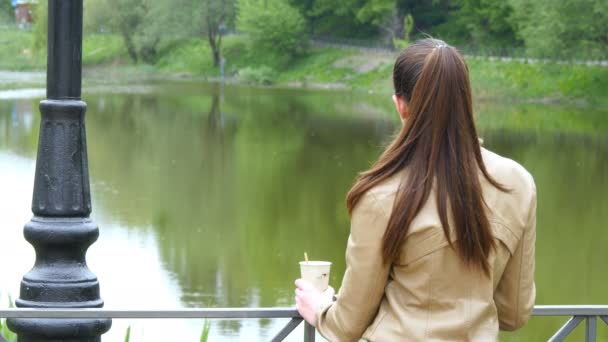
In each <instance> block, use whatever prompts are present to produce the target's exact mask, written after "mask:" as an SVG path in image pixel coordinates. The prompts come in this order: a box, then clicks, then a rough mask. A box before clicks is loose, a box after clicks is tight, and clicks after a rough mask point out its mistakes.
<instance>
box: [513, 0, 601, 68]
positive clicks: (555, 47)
mask: <svg viewBox="0 0 608 342" xmlns="http://www.w3.org/2000/svg"><path fill="white" fill-rule="evenodd" d="M510 3H511V6H512V7H513V15H512V16H511V20H512V23H513V25H515V26H516V27H517V33H518V36H519V37H520V38H521V39H522V40H523V41H524V42H525V46H526V49H527V50H528V51H529V52H530V53H532V54H534V55H538V56H541V57H543V56H550V57H556V56H557V57H569V56H577V57H581V58H605V56H606V55H607V54H608V49H607V48H606V47H607V46H608V5H607V3H606V1H605V0H510Z"/></svg>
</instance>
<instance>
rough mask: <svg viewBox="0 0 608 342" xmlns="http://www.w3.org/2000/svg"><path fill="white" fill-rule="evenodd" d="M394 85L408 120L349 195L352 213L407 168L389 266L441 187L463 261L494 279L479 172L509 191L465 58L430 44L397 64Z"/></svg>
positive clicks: (387, 249)
mask: <svg viewBox="0 0 608 342" xmlns="http://www.w3.org/2000/svg"><path fill="white" fill-rule="evenodd" d="M393 82H394V86H395V94H396V95H397V96H401V97H403V98H404V99H405V100H406V101H407V102H408V118H407V120H406V122H405V125H404V126H403V128H402V129H401V131H400V132H399V134H398V135H397V137H396V138H395V139H394V140H393V141H392V143H391V144H390V145H389V146H388V147H387V148H386V150H385V151H384V153H383V154H382V155H381V156H380V158H379V159H378V161H377V162H376V163H375V164H374V165H373V166H372V168H371V169H370V170H368V171H365V172H363V173H361V174H360V175H359V177H358V179H357V181H356V182H355V185H354V186H353V187H352V189H351V190H350V192H349V193H348V196H347V201H346V203H347V208H348V210H349V213H351V214H352V211H353V209H354V207H355V206H356V205H357V203H358V202H359V200H360V199H361V197H362V196H363V195H364V194H365V193H366V192H367V191H368V190H369V189H371V188H373V187H374V186H375V185H377V184H379V183H381V182H382V181H384V180H386V179H388V178H389V177H391V176H393V175H394V174H395V173H397V172H398V171H400V170H402V169H404V168H406V169H407V172H406V173H405V174H406V176H405V178H404V179H403V180H402V182H401V186H400V187H399V190H398V191H397V194H396V197H395V201H394V205H393V210H392V213H391V216H390V219H389V222H388V226H387V229H386V232H385V234H384V237H383V249H382V255H383V258H384V262H385V263H387V264H388V263H391V262H393V261H395V260H396V259H397V258H398V256H399V254H400V251H401V248H402V246H403V243H404V241H405V238H406V236H407V233H408V230H409V226H410V225H411V223H412V221H413V220H414V218H415V217H416V215H417V214H418V213H419V212H420V210H421V209H422V207H423V206H424V204H425V203H426V202H427V200H428V199H429V196H430V193H431V188H432V187H433V185H436V201H437V202H436V204H437V209H438V214H439V218H440V220H441V225H442V228H443V231H444V234H445V236H446V239H447V240H448V242H449V243H450V245H451V246H452V247H453V248H455V249H456V251H457V252H458V254H459V256H460V257H461V258H462V259H463V261H465V262H466V263H467V264H469V265H472V266H474V267H478V268H480V269H481V270H483V271H484V273H486V274H489V269H490V268H489V265H488V256H489V254H490V252H491V250H492V249H493V248H494V247H495V246H494V239H493V236H492V233H491V229H490V224H489V221H488V218H487V215H486V209H487V207H486V204H485V202H484V199H483V194H482V191H481V184H480V179H479V171H481V173H482V174H483V176H484V177H485V178H486V179H487V180H488V181H489V182H490V183H491V184H492V185H493V186H495V187H496V188H498V189H500V190H502V191H507V189H505V188H504V187H503V186H502V185H500V184H499V183H498V182H496V181H495V180H494V179H493V178H492V177H490V175H489V174H488V172H487V170H486V168H485V165H484V163H483V160H482V157H481V147H480V145H479V140H478V136H477V132H476V129H475V124H474V119H473V108H472V100H471V87H470V83H469V74H468V69H467V66H466V64H465V62H464V59H463V58H462V56H461V55H460V53H459V52H458V51H457V50H456V49H455V48H453V47H451V46H448V45H446V44H445V43H444V42H443V41H440V40H435V39H424V40H421V41H418V42H416V43H414V44H413V45H411V46H410V47H408V48H407V49H406V50H405V51H404V52H403V53H402V54H401V55H400V56H399V57H398V58H397V61H396V62H395V67H394V70H393ZM448 210H449V212H450V213H451V218H452V220H451V222H450V220H448ZM452 226H453V227H452ZM452 232H453V233H455V235H456V236H454V239H453V238H452V236H451V234H452ZM452 240H455V245H454V244H452V242H451V241H452Z"/></svg>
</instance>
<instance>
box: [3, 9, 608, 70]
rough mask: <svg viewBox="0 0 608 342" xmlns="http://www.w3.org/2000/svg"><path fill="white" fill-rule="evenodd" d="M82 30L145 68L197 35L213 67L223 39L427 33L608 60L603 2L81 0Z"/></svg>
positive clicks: (302, 45) (470, 43)
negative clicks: (114, 41)
mask: <svg viewBox="0 0 608 342" xmlns="http://www.w3.org/2000/svg"><path fill="white" fill-rule="evenodd" d="M2 1H5V0H2ZM45 4H46V1H40V2H39V6H38V14H39V15H38V19H40V20H38V21H37V24H36V26H37V27H36V28H35V30H36V32H37V34H36V36H37V37H39V38H37V40H38V41H42V40H44V36H45V33H46V26H45V25H46V23H45V22H44V20H43V18H44V16H42V15H40V14H43V13H44V11H45ZM85 25H86V27H85V32H89V33H93V32H95V33H99V32H110V33H115V34H118V35H120V36H121V37H122V39H123V41H124V45H125V48H126V50H127V51H128V54H129V56H130V58H131V59H133V60H134V61H143V62H146V63H152V62H154V61H155V60H156V59H157V58H158V56H159V55H160V54H162V52H163V50H166V49H170V48H171V47H172V46H175V44H179V42H180V41H184V40H187V39H192V38H193V37H199V38H204V39H205V40H207V41H208V43H209V45H210V47H211V50H212V54H213V58H214V62H215V64H216V65H219V64H220V61H221V55H222V37H223V36H224V35H225V34H226V33H229V32H238V33H240V34H243V35H246V36H247V39H248V41H249V42H250V43H251V49H257V50H260V51H264V53H268V52H269V51H270V52H274V53H275V54H276V55H278V56H283V57H284V58H283V60H288V59H289V58H290V56H296V55H298V54H300V53H302V52H303V51H304V50H305V49H306V43H307V42H308V41H309V39H310V38H315V39H323V38H325V39H328V40H331V39H341V40H348V39H352V40H356V41H359V42H360V41H369V42H370V45H377V44H378V43H380V44H383V45H385V46H387V45H395V46H396V47H397V48H400V47H403V46H405V45H407V43H408V42H409V41H411V40H413V39H416V38H419V37H424V36H427V35H431V36H434V37H438V38H443V39H445V40H446V41H448V42H449V43H451V44H453V45H456V46H459V47H462V48H464V49H470V50H484V49H486V50H494V51H507V52H508V51H519V52H521V51H523V52H524V53H525V54H527V55H528V56H530V57H553V58H561V57H565V58H583V59H608V1H606V0H171V1H169V0H85ZM38 46H39V47H43V46H44V44H42V43H39V44H38ZM193 58H196V57H195V56H193Z"/></svg>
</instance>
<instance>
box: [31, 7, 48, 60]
mask: <svg viewBox="0 0 608 342" xmlns="http://www.w3.org/2000/svg"><path fill="white" fill-rule="evenodd" d="M32 19H33V20H34V28H33V31H34V37H33V42H32V49H33V51H34V53H35V54H37V55H39V56H46V41H47V32H48V2H47V1H40V2H38V4H37V5H36V7H34V11H33V13H32Z"/></svg>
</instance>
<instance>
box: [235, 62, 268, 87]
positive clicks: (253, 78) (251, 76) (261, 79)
mask: <svg viewBox="0 0 608 342" xmlns="http://www.w3.org/2000/svg"><path fill="white" fill-rule="evenodd" d="M239 77H240V78H241V79H242V80H243V81H245V82H247V83H251V84H262V85H271V84H272V83H274V81H275V80H276V77H277V74H276V72H275V71H274V70H272V68H270V67H267V66H261V67H258V68H253V67H247V68H244V69H241V70H239Z"/></svg>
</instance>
